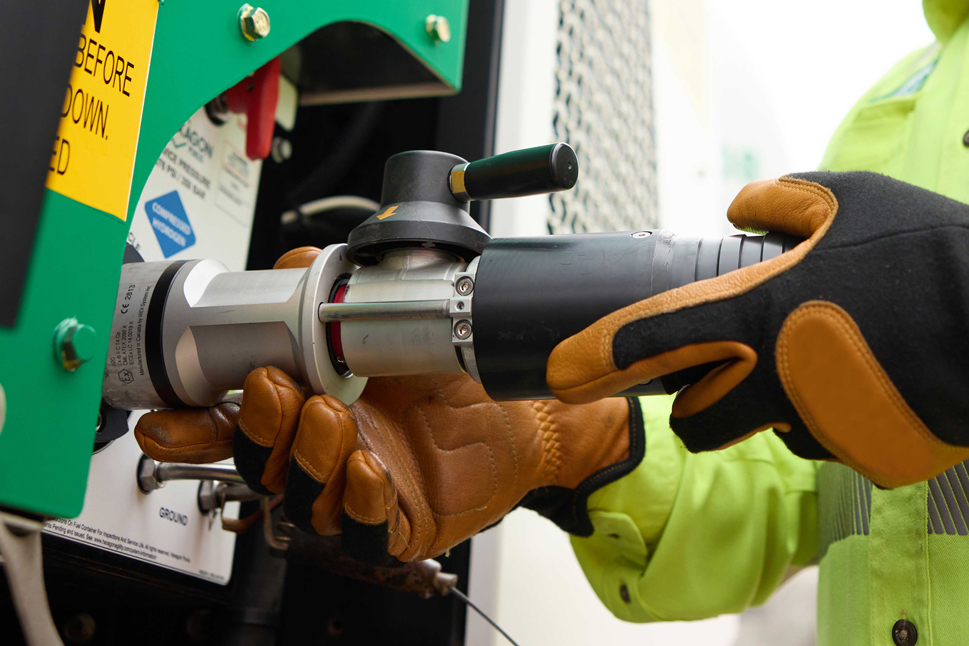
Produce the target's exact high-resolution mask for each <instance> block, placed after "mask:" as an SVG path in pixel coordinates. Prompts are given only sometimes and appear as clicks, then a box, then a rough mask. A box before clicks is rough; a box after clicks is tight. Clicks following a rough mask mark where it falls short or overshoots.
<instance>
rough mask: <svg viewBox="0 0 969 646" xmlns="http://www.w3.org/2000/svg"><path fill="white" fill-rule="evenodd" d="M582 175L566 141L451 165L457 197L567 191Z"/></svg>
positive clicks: (475, 198)
mask: <svg viewBox="0 0 969 646" xmlns="http://www.w3.org/2000/svg"><path fill="white" fill-rule="evenodd" d="M578 178H579V160H578V159H577V158H576V156H575V151H574V150H572V147H571V146H569V145H568V144H565V143H558V144H549V145H548V146H537V147H535V148H526V149H524V150H515V151H512V152H509V153H504V154H502V155H495V156H494V157H488V158H486V159H480V160H478V161H475V162H471V163H470V164H460V165H458V166H455V167H454V168H453V169H451V176H450V183H451V193H453V194H454V197H456V198H457V199H459V200H461V201H463V202H467V201H470V200H493V199H495V198H500V197H523V196H525V195H536V194H538V193H554V192H555V191H565V190H568V189H570V188H572V187H573V186H575V182H576V180H577V179H578Z"/></svg>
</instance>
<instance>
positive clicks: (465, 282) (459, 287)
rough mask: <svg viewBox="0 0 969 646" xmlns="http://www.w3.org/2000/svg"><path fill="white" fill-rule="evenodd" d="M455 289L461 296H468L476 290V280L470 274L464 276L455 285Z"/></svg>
mask: <svg viewBox="0 0 969 646" xmlns="http://www.w3.org/2000/svg"><path fill="white" fill-rule="evenodd" d="M454 290H455V291H456V292H457V293H458V294H460V295H461V296H467V295H468V294H470V293H471V292H473V291H474V281H473V280H471V278H469V277H468V276H464V277H462V278H460V279H458V282H457V284H456V285H455V286H454Z"/></svg>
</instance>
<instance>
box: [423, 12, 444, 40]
mask: <svg viewBox="0 0 969 646" xmlns="http://www.w3.org/2000/svg"><path fill="white" fill-rule="evenodd" d="M424 27H425V28H426V29H427V33H428V34H430V35H431V38H433V39H434V40H439V41H441V42H442V43H449V42H451V23H449V22H448V20H447V18H445V17H444V16H435V15H434V14H431V15H429V16H428V17H427V18H426V19H425V20H424Z"/></svg>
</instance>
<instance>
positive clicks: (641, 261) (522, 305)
mask: <svg viewBox="0 0 969 646" xmlns="http://www.w3.org/2000/svg"><path fill="white" fill-rule="evenodd" d="M800 241H801V240H800V239H797V238H793V237H791V236H785V235H782V234H775V233H770V234H767V235H766V236H747V235H736V236H729V237H726V238H703V239H700V238H680V237H677V236H675V235H674V234H672V233H670V232H669V231H652V232H645V231H642V232H637V233H628V232H627V233H603V234H593V235H567V236H546V237H542V238H509V239H497V240H492V241H491V242H489V243H488V245H487V246H486V247H485V250H484V253H482V255H481V260H480V264H479V266H478V271H477V276H476V278H475V288H474V302H473V304H472V310H473V312H474V350H475V358H476V360H477V364H478V372H479V373H480V375H481V380H482V383H483V384H484V387H485V389H486V390H487V391H488V394H489V395H490V396H491V397H492V398H494V399H502V400H508V399H548V398H551V396H552V393H551V391H550V390H549V388H548V385H547V384H546V383H545V369H546V365H547V364H548V357H549V354H551V352H552V350H553V349H554V348H555V346H556V345H558V344H559V343H560V342H561V341H563V340H564V339H566V338H568V337H570V336H572V335H573V334H577V333H578V332H580V331H582V330H583V329H585V328H586V327H588V326H589V325H592V324H593V323H595V322H596V321H597V320H599V319H600V318H602V317H603V316H606V315H607V314H610V313H612V312H614V311H616V310H618V309H621V308H623V307H626V306H627V305H631V304H633V303H635V302H637V301H641V300H643V299H646V298H649V297H650V296H653V295H655V294H659V293H661V292H664V291H667V290H669V289H673V288H675V287H682V286H683V285H687V284H689V283H692V282H695V281H697V280H703V279H706V278H713V277H715V276H718V275H721V274H725V273H727V272H730V271H733V270H735V269H739V268H740V267H747V266H748V265H752V264H754V263H757V262H761V261H762V260H770V259H771V258H774V257H776V256H779V255H780V254H782V253H783V252H785V251H788V250H790V249H793V248H794V246H795V245H797V244H798V243H799V242H800ZM677 383H678V382H676V381H675V380H669V383H668V384H667V385H666V386H664V385H663V383H660V380H655V381H654V382H653V383H650V384H643V385H641V386H639V387H637V388H634V389H632V390H630V391H628V392H627V393H626V394H651V393H665V392H667V390H669V389H673V390H674V391H675V389H676V384H677Z"/></svg>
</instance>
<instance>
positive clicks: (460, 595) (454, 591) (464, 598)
mask: <svg viewBox="0 0 969 646" xmlns="http://www.w3.org/2000/svg"><path fill="white" fill-rule="evenodd" d="M451 593H452V594H454V595H455V596H456V597H457V598H458V599H460V600H461V601H463V602H465V603H466V604H468V605H469V606H471V607H472V608H473V609H474V611H475V612H477V613H478V614H479V615H481V616H482V617H483V618H484V620H485V621H487V622H488V623H489V624H491V625H492V626H493V627H494V629H495V630H497V631H498V632H500V633H501V634H502V635H503V636H504V638H505V639H507V640H508V641H509V642H511V643H512V644H514V646H518V642H516V641H515V640H514V639H512V638H511V635H509V634H508V633H506V632H505V631H504V630H502V629H501V626H499V625H498V624H496V623H495V622H493V621H492V620H491V617H489V616H488V615H486V614H485V613H484V611H482V610H481V608H479V607H478V606H476V605H474V603H472V602H471V599H468V597H467V596H466V595H465V594H464V593H463V592H461V591H460V590H458V589H457V588H451Z"/></svg>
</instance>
